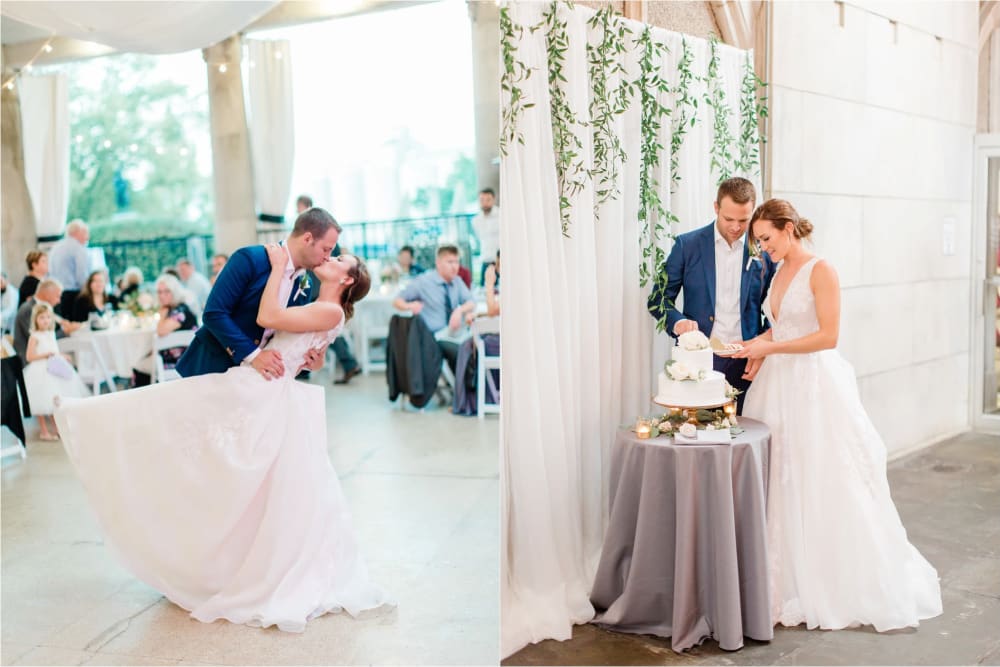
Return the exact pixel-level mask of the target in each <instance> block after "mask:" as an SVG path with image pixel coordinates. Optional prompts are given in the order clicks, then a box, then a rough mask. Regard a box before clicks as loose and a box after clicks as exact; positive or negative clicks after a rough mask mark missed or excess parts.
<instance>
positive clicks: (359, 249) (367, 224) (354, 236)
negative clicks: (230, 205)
mask: <svg viewBox="0 0 1000 667" xmlns="http://www.w3.org/2000/svg"><path fill="white" fill-rule="evenodd" d="M473 217H475V214H474V213H459V214H454V215H438V216H431V217H426V218H396V219H393V220H365V221H361V222H346V223H342V225H341V226H342V227H343V228H344V231H343V233H341V235H340V246H341V249H342V250H344V251H345V252H351V253H353V254H355V255H358V256H359V257H362V258H363V259H364V260H365V261H369V260H380V259H386V258H391V259H393V260H395V258H396V253H398V252H399V249H400V248H401V247H403V246H404V245H409V246H413V250H414V259H415V260H416V262H417V264H420V265H421V266H423V267H424V268H430V267H432V266H434V256H435V251H436V249H437V247H438V245H440V244H442V243H454V244H455V245H456V246H458V249H459V253H460V256H461V261H462V264H464V265H465V266H472V255H473V252H472V248H473V245H474V243H473V241H472V239H473V237H474V236H475V234H474V233H473V231H472V218H473ZM290 230H291V225H275V224H271V223H259V224H258V225H257V240H259V241H260V242H261V243H272V242H274V241H280V240H282V239H284V238H285V237H286V236H288V232H289V231H290Z"/></svg>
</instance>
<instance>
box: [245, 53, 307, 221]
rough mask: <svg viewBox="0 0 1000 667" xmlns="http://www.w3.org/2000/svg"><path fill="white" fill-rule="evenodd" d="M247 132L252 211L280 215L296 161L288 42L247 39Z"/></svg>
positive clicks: (283, 209)
mask: <svg viewBox="0 0 1000 667" xmlns="http://www.w3.org/2000/svg"><path fill="white" fill-rule="evenodd" d="M246 44H247V48H248V51H249V61H250V62H249V73H250V75H249V79H250V81H249V97H250V109H249V111H250V113H249V116H250V118H249V120H248V124H249V130H250V155H251V161H252V163H253V180H254V189H255V191H256V193H257V211H258V212H259V213H262V214H267V215H275V216H280V215H282V214H283V213H284V212H285V208H286V207H287V206H288V197H289V194H290V192H291V188H292V165H293V162H294V160H295V116H294V104H293V101H292V52H291V44H290V42H289V41H288V40H260V39H248V40H246Z"/></svg>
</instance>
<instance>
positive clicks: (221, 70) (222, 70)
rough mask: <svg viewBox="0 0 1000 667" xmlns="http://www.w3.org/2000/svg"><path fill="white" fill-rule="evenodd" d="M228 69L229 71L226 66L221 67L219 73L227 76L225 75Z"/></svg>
mask: <svg viewBox="0 0 1000 667" xmlns="http://www.w3.org/2000/svg"><path fill="white" fill-rule="evenodd" d="M226 69H227V68H226V66H225V65H219V72H221V73H222V74H225V73H226Z"/></svg>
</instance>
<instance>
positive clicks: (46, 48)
mask: <svg viewBox="0 0 1000 667" xmlns="http://www.w3.org/2000/svg"><path fill="white" fill-rule="evenodd" d="M42 48H43V49H44V51H45V53H52V45H51V44H46V45H45V46H44V47H42Z"/></svg>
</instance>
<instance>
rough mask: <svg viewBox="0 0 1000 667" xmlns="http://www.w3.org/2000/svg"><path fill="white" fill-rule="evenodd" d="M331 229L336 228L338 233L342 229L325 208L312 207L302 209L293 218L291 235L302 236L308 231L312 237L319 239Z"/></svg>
mask: <svg viewBox="0 0 1000 667" xmlns="http://www.w3.org/2000/svg"><path fill="white" fill-rule="evenodd" d="M331 229H336V230H337V233H338V234H339V233H340V232H342V231H344V230H343V229H341V227H340V224H339V223H338V222H337V221H336V220H334V219H333V216H332V215H330V214H329V213H328V212H327V211H326V210H325V209H322V208H318V207H313V208H310V209H308V210H305V211H302V213H300V214H299V217H297V218H295V227H293V228H292V236H302V235H303V234H305V233H306V232H310V233H311V234H312V235H313V238H314V239H321V238H323V237H324V236H326V233H327V232H328V231H330V230H331Z"/></svg>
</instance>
